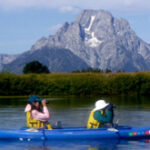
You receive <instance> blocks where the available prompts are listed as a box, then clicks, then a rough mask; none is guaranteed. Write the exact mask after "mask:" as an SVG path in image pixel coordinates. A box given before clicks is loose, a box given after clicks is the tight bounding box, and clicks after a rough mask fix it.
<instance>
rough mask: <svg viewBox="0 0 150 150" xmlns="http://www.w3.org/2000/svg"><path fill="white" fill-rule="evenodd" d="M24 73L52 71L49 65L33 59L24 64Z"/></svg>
mask: <svg viewBox="0 0 150 150" xmlns="http://www.w3.org/2000/svg"><path fill="white" fill-rule="evenodd" d="M23 73H24V74H27V73H50V71H49V70H48V68H47V66H44V65H42V64H41V63H40V62H38V61H32V62H29V63H27V64H26V65H25V66H24V68H23Z"/></svg>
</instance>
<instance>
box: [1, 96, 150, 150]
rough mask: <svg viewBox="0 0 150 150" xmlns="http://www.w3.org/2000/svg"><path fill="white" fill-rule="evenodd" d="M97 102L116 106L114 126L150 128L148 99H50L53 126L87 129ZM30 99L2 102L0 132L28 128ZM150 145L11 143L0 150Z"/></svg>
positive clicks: (144, 148)
mask: <svg viewBox="0 0 150 150" xmlns="http://www.w3.org/2000/svg"><path fill="white" fill-rule="evenodd" d="M98 99H105V100H106V101H107V102H109V103H113V104H115V105H116V108H115V118H114V122H118V123H119V125H127V126H150V100H149V97H140V96H139V97H138V96H136V97H135V96H130V97H129V96H126V97H125V96H122V97H106V96H103V97H102V96H99V97H98V96H97V97H63V98H62V97H57V98H56V97H55V98H54V97H50V98H47V100H48V102H49V103H48V108H49V111H50V114H51V117H50V122H51V124H53V125H54V124H55V123H56V122H57V121H61V122H62V126H63V127H85V126H86V123H87V120H88V116H89V113H90V110H91V109H93V108H94V103H95V101H96V100H98ZM26 103H27V99H23V98H0V128H1V129H19V128H21V127H25V126H26V124H25V122H26V118H25V113H24V107H25V105H26ZM149 142H150V141H149V140H142V141H114V140H113V141H112V140H111V141H69V142H66V141H65V142H63V141H53V142H46V143H43V142H42V141H41V143H40V142H37V143H36V142H34V143H32V142H29V143H23V142H11V143H10V141H0V147H1V148H0V149H1V150H8V149H9V150H21V149H22V150H35V149H36V150H72V149H74V150H75V149H81V150H116V149H117V150H126V149H131V150H132V149H137V150H148V149H150V143H149Z"/></svg>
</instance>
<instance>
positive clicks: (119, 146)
mask: <svg viewBox="0 0 150 150" xmlns="http://www.w3.org/2000/svg"><path fill="white" fill-rule="evenodd" d="M147 141H148V140H141V141H125V140H103V141H102V140H100V141H98V140H94V141H93V140H92V141H86V140H83V141H45V142H44V141H32V142H31V141H30V142H29V141H22V142H18V141H15V142H14V141H0V147H1V149H3V150H8V149H11V150H20V149H22V150H52V149H53V150H60V149H61V150H127V149H130V150H135V149H136V150H149V149H150V143H149V142H147Z"/></svg>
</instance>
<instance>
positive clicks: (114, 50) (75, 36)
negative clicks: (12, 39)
mask: <svg viewBox="0 0 150 150" xmlns="http://www.w3.org/2000/svg"><path fill="white" fill-rule="evenodd" d="M53 47H55V48H59V50H58V51H57V52H56V53H55V51H54V52H53V50H52V49H53ZM45 48H46V49H47V50H46V51H47V52H45ZM61 49H62V51H61ZM48 51H50V52H48ZM61 52H62V53H61ZM47 53H49V54H48V55H47ZM53 53H55V54H53ZM68 53H69V54H68ZM46 55H47V56H46ZM53 55H55V57H54V56H53ZM68 55H69V56H68ZM71 55H72V56H71ZM72 57H73V58H74V57H76V59H75V60H74V59H72ZM33 58H34V59H35V58H36V59H38V60H40V61H41V59H42V62H43V63H44V64H45V65H47V66H48V68H49V69H50V70H52V71H53V72H61V71H63V72H68V71H71V70H74V69H77V68H82V67H85V66H87V65H88V66H90V67H93V68H100V69H103V70H105V69H106V68H108V69H111V70H112V71H117V70H124V71H128V72H134V71H143V70H150V45H149V44H148V43H146V42H144V41H143V40H141V39H140V38H139V37H138V36H137V35H136V33H135V32H134V31H133V30H132V29H131V27H130V25H129V23H128V22H127V21H126V20H125V19H117V18H115V17H113V16H112V14H110V13H109V12H107V11H104V10H99V11H96V10H84V11H82V12H81V13H80V14H79V15H78V16H77V18H76V20H75V21H74V22H71V23H68V22H66V23H65V24H64V25H63V26H62V27H61V28H60V29H59V30H58V31H57V33H56V34H55V35H51V36H49V37H48V38H41V39H40V40H38V41H37V42H36V43H35V44H34V45H33V46H32V47H31V50H30V51H27V52H26V53H24V54H22V55H21V59H20V60H19V61H18V59H17V60H14V61H13V62H12V63H10V64H9V65H6V66H5V69H8V68H9V67H8V66H11V68H16V69H15V70H17V68H19V67H22V66H23V65H24V64H25V63H26V62H27V61H29V60H30V61H31V60H33ZM79 58H80V61H79V62H80V63H79V64H78V63H77V62H78V61H76V60H77V59H79ZM59 59H61V60H62V59H63V62H65V60H66V59H67V62H71V63H69V64H67V65H68V66H67V67H63V69H62V68H61V66H63V65H60V64H61V63H60V62H61V61H59ZM44 60H45V61H44ZM46 60H47V61H46ZM48 60H49V61H48ZM18 62H19V63H18ZM54 64H55V65H54ZM81 64H82V65H83V66H82V65H81ZM85 64H87V65H85ZM56 66H57V67H56ZM58 66H59V67H58ZM69 68H70V69H69ZM19 70H21V69H19ZM17 72H20V71H16V73H17Z"/></svg>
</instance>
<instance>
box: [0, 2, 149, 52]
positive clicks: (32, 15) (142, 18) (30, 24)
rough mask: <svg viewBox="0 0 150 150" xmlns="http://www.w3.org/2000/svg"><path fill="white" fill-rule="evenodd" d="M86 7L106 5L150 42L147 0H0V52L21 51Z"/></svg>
mask: <svg viewBox="0 0 150 150" xmlns="http://www.w3.org/2000/svg"><path fill="white" fill-rule="evenodd" d="M83 9H104V10H107V11H109V12H111V13H112V14H113V15H114V16H115V17H118V18H125V19H127V20H128V21H129V23H130V25H131V27H132V29H133V30H134V31H135V32H136V33H137V35H138V36H139V37H140V38H141V39H143V40H144V41H146V42H148V43H150V28H149V27H150V1H148V0H142V1H141V0H112V1H110V0H92V1H91V0H89V1H88V0H55V1H54V0H0V54H2V53H6V54H18V53H22V52H24V51H27V50H29V49H30V47H31V46H32V45H33V44H34V43H35V42H36V41H37V40H38V39H40V38H41V37H43V36H45V37H48V36H49V35H52V34H54V33H55V32H56V31H57V29H58V28H59V27H60V26H61V25H62V24H63V23H64V22H71V21H74V20H75V17H76V16H77V15H78V14H79V12H80V11H81V10H83Z"/></svg>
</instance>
